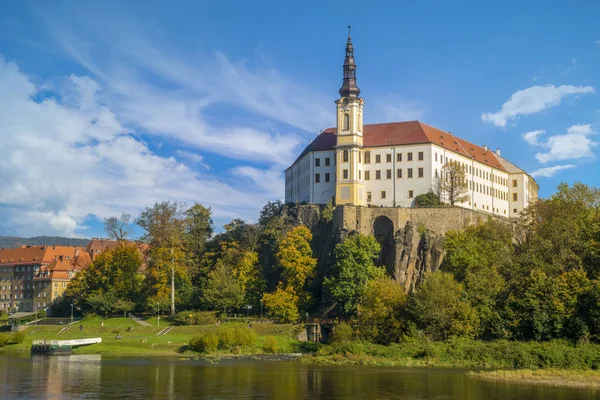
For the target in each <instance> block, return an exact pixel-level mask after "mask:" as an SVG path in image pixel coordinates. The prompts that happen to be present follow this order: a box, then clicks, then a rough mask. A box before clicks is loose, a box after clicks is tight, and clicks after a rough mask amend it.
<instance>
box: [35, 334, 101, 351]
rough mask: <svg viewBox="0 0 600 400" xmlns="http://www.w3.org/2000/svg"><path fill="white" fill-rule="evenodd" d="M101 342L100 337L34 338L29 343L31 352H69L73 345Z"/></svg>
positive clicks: (79, 345)
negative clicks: (68, 338) (69, 338)
mask: <svg viewBox="0 0 600 400" xmlns="http://www.w3.org/2000/svg"><path fill="white" fill-rule="evenodd" d="M96 343H102V338H88V339H74V340H50V341H46V340H34V341H33V342H32V343H31V354H48V355H55V354H71V350H72V349H73V348H75V347H81V346H89V345H91V344H96Z"/></svg>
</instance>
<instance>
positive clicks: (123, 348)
mask: <svg viewBox="0 0 600 400" xmlns="http://www.w3.org/2000/svg"><path fill="white" fill-rule="evenodd" d="M225 326H227V327H247V325H246V324H245V323H242V322H240V323H235V322H232V323H227V324H222V325H221V327H225ZM66 327H67V326H65V325H58V326H57V325H51V326H44V325H34V326H30V327H28V328H26V329H25V330H24V331H23V332H25V339H24V340H23V341H22V342H21V343H18V344H10V345H7V346H5V347H3V348H0V352H1V351H22V352H25V351H27V352H29V351H30V349H31V343H32V341H33V340H44V339H46V340H48V341H50V340H71V339H80V338H92V337H100V338H102V343H98V344H94V345H90V346H84V347H79V348H76V349H73V354H100V355H106V356H153V357H154V356H179V357H181V356H184V357H198V356H208V357H213V358H215V357H216V358H218V357H226V356H250V355H260V354H264V353H268V352H266V351H263V344H264V341H265V338H266V337H274V338H275V340H276V341H277V347H278V349H279V352H280V353H299V352H302V351H303V348H304V347H305V346H306V344H304V343H302V342H300V341H298V340H296V339H295V335H296V334H297V333H296V331H297V327H294V326H293V325H281V324H254V325H253V327H252V329H253V330H254V331H255V332H256V334H257V337H256V341H255V343H254V344H253V345H251V346H248V347H244V348H236V349H234V350H233V351H228V352H221V351H216V352H212V353H211V354H207V355H200V354H199V353H197V352H194V351H192V350H190V349H189V347H188V345H189V342H190V339H191V338H192V337H194V336H195V335H198V334H201V333H206V332H214V331H215V330H216V329H218V328H217V327H216V326H213V325H202V326H173V327H172V329H171V330H170V331H169V332H168V333H167V334H166V335H159V333H160V332H161V331H162V330H163V329H165V328H166V327H168V325H165V324H161V325H159V326H157V325H154V326H142V325H139V324H138V323H136V322H134V321H131V320H129V319H127V318H109V319H101V318H89V319H85V320H83V321H81V322H77V323H75V324H73V325H69V326H68V329H67V330H66V331H64V332H62V333H61V334H59V332H60V331H61V330H62V329H64V328H66ZM117 335H118V336H119V337H120V339H117Z"/></svg>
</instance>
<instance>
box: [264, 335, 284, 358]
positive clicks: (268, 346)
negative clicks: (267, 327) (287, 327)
mask: <svg viewBox="0 0 600 400" xmlns="http://www.w3.org/2000/svg"><path fill="white" fill-rule="evenodd" d="M279 350H280V346H279V342H277V338H276V337H275V336H267V337H265V341H264V343H263V351H264V352H265V353H271V354H274V353H279Z"/></svg>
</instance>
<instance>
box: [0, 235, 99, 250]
mask: <svg viewBox="0 0 600 400" xmlns="http://www.w3.org/2000/svg"><path fill="white" fill-rule="evenodd" d="M89 242H90V240H89V239H77V238H67V237H61V236H36V237H32V238H23V237H14V236H0V249H6V248H15V247H21V246H23V245H29V246H42V245H44V244H47V245H55V244H56V245H60V246H86V245H87V244H88V243H89Z"/></svg>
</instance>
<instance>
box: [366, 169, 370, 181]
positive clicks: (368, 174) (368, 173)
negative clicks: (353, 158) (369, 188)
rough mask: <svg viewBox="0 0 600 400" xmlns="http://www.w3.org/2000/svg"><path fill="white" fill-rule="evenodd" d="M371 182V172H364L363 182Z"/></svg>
mask: <svg viewBox="0 0 600 400" xmlns="http://www.w3.org/2000/svg"><path fill="white" fill-rule="evenodd" d="M368 180H371V171H365V181H368Z"/></svg>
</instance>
